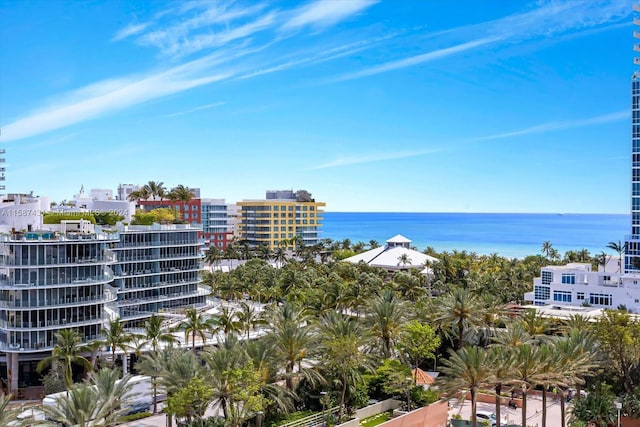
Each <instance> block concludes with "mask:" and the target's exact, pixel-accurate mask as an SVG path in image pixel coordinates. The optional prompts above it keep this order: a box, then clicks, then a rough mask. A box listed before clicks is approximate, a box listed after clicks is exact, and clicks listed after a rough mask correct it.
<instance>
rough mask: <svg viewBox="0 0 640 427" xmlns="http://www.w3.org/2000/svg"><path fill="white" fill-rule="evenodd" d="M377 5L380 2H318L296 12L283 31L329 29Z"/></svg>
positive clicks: (372, 0) (319, 0)
mask: <svg viewBox="0 0 640 427" xmlns="http://www.w3.org/2000/svg"><path fill="white" fill-rule="evenodd" d="M376 3H378V0H341V1H327V0H316V1H313V2H310V3H308V4H306V5H304V6H302V7H300V8H299V9H298V10H296V11H294V12H293V13H292V16H291V18H289V20H287V21H286V22H285V23H284V24H283V25H282V26H281V29H282V30H291V29H297V28H300V27H305V26H312V27H315V28H323V27H327V26H330V25H334V24H336V23H338V22H340V21H343V20H345V19H347V18H349V17H351V16H353V15H355V14H357V13H358V12H361V11H362V10H364V9H366V8H368V7H370V6H372V5H374V4H376Z"/></svg>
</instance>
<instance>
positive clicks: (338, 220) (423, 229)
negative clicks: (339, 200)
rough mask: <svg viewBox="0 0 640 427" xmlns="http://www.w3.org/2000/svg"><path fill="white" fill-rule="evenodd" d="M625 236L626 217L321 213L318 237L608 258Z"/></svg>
mask: <svg viewBox="0 0 640 427" xmlns="http://www.w3.org/2000/svg"><path fill="white" fill-rule="evenodd" d="M630 231H631V219H630V216H629V215H615V214H506V213H376V212H325V213H324V225H323V227H322V233H321V237H322V238H331V239H333V240H344V239H347V238H348V239H350V240H351V242H352V243H356V242H358V241H362V242H365V243H368V242H369V241H370V240H377V241H378V242H379V243H380V244H384V242H385V241H386V240H387V239H389V238H390V237H393V236H395V235H396V234H402V235H403V236H405V237H407V238H409V239H411V240H412V245H413V246H415V247H416V248H417V249H418V250H420V251H422V250H424V249H426V248H427V247H428V246H431V247H433V248H434V249H435V250H436V251H438V252H442V251H451V250H453V249H456V250H458V251H462V250H466V251H468V252H471V251H473V252H476V253H478V254H481V255H483V254H484V255H488V254H491V253H494V252H495V253H497V254H498V255H501V256H505V257H509V258H523V257H525V256H527V255H536V254H540V253H541V252H540V248H541V246H542V243H543V242H545V241H547V240H548V241H549V242H551V244H552V245H553V247H554V248H555V249H556V250H558V251H559V252H560V253H561V254H564V252H566V251H567V250H580V249H583V248H584V249H587V250H589V252H591V254H592V255H596V254H599V253H600V252H602V251H606V252H608V253H610V254H613V253H614V252H613V251H612V250H610V249H607V247H606V246H607V244H608V243H609V242H611V241H615V242H617V241H619V240H621V241H623V242H624V239H625V236H626V235H628V234H629V233H630Z"/></svg>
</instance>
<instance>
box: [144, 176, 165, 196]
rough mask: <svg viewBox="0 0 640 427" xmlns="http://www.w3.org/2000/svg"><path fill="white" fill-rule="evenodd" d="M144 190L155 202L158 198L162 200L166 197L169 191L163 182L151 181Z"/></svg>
mask: <svg viewBox="0 0 640 427" xmlns="http://www.w3.org/2000/svg"><path fill="white" fill-rule="evenodd" d="M143 188H145V189H146V190H147V192H148V193H149V196H150V197H151V198H152V199H154V200H155V198H156V197H159V198H160V200H162V199H163V198H164V197H165V196H166V192H167V189H166V187H165V186H164V182H162V181H149V182H148V183H147V184H145V185H144V187H143Z"/></svg>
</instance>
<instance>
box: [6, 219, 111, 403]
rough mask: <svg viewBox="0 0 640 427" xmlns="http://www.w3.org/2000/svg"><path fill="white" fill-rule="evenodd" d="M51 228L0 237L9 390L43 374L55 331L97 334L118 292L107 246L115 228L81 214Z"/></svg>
mask: <svg viewBox="0 0 640 427" xmlns="http://www.w3.org/2000/svg"><path fill="white" fill-rule="evenodd" d="M47 227H48V228H49V230H35V229H32V230H31V231H17V230H15V231H13V232H11V233H9V234H7V235H3V236H1V237H2V239H1V240H0V350H1V351H0V354H3V355H4V356H3V357H1V356H0V370H3V368H4V369H6V373H4V372H3V373H2V375H1V376H2V377H4V378H7V385H8V389H9V392H11V393H16V392H18V389H19V387H20V385H21V384H22V387H24V386H25V385H29V384H34V382H37V381H39V378H40V374H38V373H37V372H36V365H37V363H38V361H39V360H42V359H43V358H45V357H46V356H47V355H49V354H51V350H52V349H53V347H54V345H55V338H54V335H55V334H56V333H57V332H59V331H61V330H63V329H70V328H71V329H74V330H76V331H77V332H78V334H79V335H80V338H81V339H82V341H85V342H86V341H91V340H95V339H97V338H98V337H100V334H101V331H102V328H103V326H104V323H105V320H106V312H105V305H106V304H107V303H110V302H113V301H115V300H116V298H117V295H116V292H115V289H113V288H111V286H110V283H111V281H112V280H113V274H112V272H111V269H110V267H109V266H111V265H113V264H114V262H115V255H114V254H113V252H111V251H110V250H109V245H110V244H115V243H116V242H117V241H118V234H117V233H103V232H102V231H101V230H100V229H99V227H95V228H94V227H93V225H92V224H91V223H89V222H88V221H83V220H74V221H61V222H60V224H47ZM3 359H4V360H3ZM3 362H4V363H3Z"/></svg>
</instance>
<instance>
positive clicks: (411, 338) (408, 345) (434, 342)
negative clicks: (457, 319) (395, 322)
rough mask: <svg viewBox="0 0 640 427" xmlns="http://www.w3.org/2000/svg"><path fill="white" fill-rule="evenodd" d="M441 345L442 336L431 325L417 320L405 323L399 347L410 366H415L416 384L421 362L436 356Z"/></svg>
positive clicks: (414, 380) (415, 383) (414, 378)
mask: <svg viewBox="0 0 640 427" xmlns="http://www.w3.org/2000/svg"><path fill="white" fill-rule="evenodd" d="M438 347H440V337H439V336H437V335H436V333H435V331H434V330H433V329H432V328H431V326H429V325H427V324H422V323H420V322H418V321H417V320H413V321H410V322H408V323H405V324H404V325H403V326H402V329H401V330H400V337H399V339H398V349H399V350H400V353H401V354H402V355H403V356H404V359H405V360H407V361H408V362H409V368H412V367H413V368H415V371H414V372H415V373H414V375H413V383H414V385H417V384H418V381H417V372H418V368H419V367H420V364H421V363H422V362H423V361H424V360H426V359H432V358H434V357H435V352H436V350H437V349H438Z"/></svg>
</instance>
